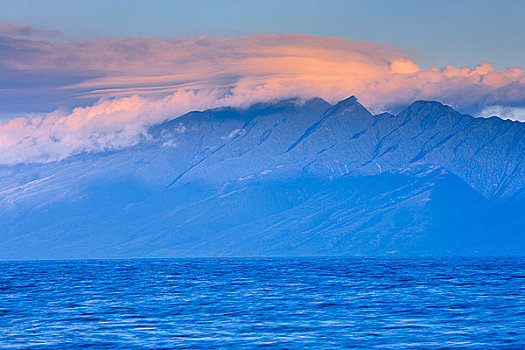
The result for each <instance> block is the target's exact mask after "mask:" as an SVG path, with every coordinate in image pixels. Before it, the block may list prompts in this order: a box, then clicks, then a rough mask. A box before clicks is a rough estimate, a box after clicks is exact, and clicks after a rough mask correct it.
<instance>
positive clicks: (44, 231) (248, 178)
mask: <svg viewBox="0 0 525 350" xmlns="http://www.w3.org/2000/svg"><path fill="white" fill-rule="evenodd" d="M148 132H149V137H147V138H146V137H145V138H144V139H143V140H141V142H140V143H138V144H137V145H136V146H134V147H130V148H127V149H124V150H119V151H111V152H109V151H108V152H101V153H85V154H80V155H77V156H73V157H70V158H68V159H65V160H62V161H59V162H53V163H47V164H18V165H15V166H2V167H0V258H2V259H58V258H60V259H61V258H119V257H197V256H324V255H329V256H334V255H385V254H397V255H519V254H523V253H524V252H525V215H523V213H524V212H525V164H524V155H525V124H523V123H519V122H512V121H507V120H502V119H500V118H497V117H493V118H488V119H484V118H474V117H471V116H468V115H463V114H460V113H458V112H456V111H454V110H453V109H452V108H450V107H447V106H445V105H442V104H441V103H439V102H433V101H417V102H415V103H413V104H412V105H410V106H408V107H407V108H406V109H405V110H403V111H402V112H401V113H399V114H398V115H391V114H388V113H383V114H380V115H372V114H371V113H370V112H369V111H368V110H367V109H366V108H364V107H363V106H362V105H361V104H359V102H358V101H357V99H356V98H355V97H350V98H348V99H346V100H343V101H341V102H339V103H337V104H335V105H331V104H329V103H328V102H326V101H324V100H322V99H319V98H316V99H311V100H302V99H288V100H282V101H276V102H275V101H274V102H269V103H259V104H255V105H253V106H250V107H249V108H242V109H241V108H219V109H212V110H207V111H203V112H191V113H188V114H186V115H184V116H181V117H178V118H175V119H173V120H170V121H167V122H164V123H162V124H158V125H154V126H152V127H150V128H149V130H148Z"/></svg>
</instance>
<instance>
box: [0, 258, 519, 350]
mask: <svg viewBox="0 0 525 350" xmlns="http://www.w3.org/2000/svg"><path fill="white" fill-rule="evenodd" d="M0 271H1V274H0V348H2V349H79V348H82V349H117V348H119V349H252V348H269V349H305V348H307V349H343V348H350V349H525V258H518V257H514V258H487V257H476V258H213V259H212V258H210V259H131V260H76V261H1V262H0Z"/></svg>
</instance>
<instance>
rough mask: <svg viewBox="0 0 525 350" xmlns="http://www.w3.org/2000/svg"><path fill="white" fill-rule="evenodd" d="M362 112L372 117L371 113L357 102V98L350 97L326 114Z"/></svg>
mask: <svg viewBox="0 0 525 350" xmlns="http://www.w3.org/2000/svg"><path fill="white" fill-rule="evenodd" d="M343 111H344V112H346V111H352V112H360V113H364V114H366V115H369V116H371V114H370V112H369V111H368V110H367V109H366V108H365V107H364V106H363V105H362V104H360V103H359V102H358V101H357V97H355V96H350V97H348V98H345V99H344V100H342V101H339V102H337V103H336V104H335V105H334V106H333V107H332V108H329V109H328V110H327V112H326V114H334V113H337V112H343Z"/></svg>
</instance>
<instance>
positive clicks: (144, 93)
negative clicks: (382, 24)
mask: <svg viewBox="0 0 525 350" xmlns="http://www.w3.org/2000/svg"><path fill="white" fill-rule="evenodd" d="M1 28H4V27H2V26H0V29H1ZM13 32H14V33H15V34H13ZM16 33H17V31H16V30H11V29H9V28H8V30H5V29H4V30H0V45H2V47H3V49H2V57H1V58H0V72H2V75H1V77H0V89H1V91H2V94H0V95H3V98H2V97H0V103H3V104H4V106H8V107H5V108H10V110H4V111H3V112H4V113H6V112H11V113H14V112H18V111H20V110H22V108H23V107H25V108H27V106H30V107H34V108H35V111H36V112H37V113H31V114H25V113H22V115H21V116H20V117H17V118H12V119H9V120H7V121H5V122H3V123H2V124H0V163H1V164H14V163H19V162H48V161H55V160H60V159H64V158H67V157H69V156H71V155H73V154H78V153H81V152H86V151H87V152H97V151H101V150H107V149H119V148H124V147H129V146H132V145H134V144H136V143H137V142H138V141H139V140H140V138H141V137H147V135H146V128H147V126H148V125H151V124H155V123H158V122H161V121H164V120H167V119H171V118H174V117H176V116H179V115H181V114H183V113H185V112H188V111H190V110H196V109H197V110H198V109H206V108H211V107H218V106H225V105H231V106H244V105H248V104H250V103H253V102H256V101H263V100H272V99H280V98H286V97H304V98H309V97H315V96H319V97H322V98H324V99H326V100H328V101H330V102H336V101H338V100H341V99H343V98H346V97H348V96H349V95H356V96H357V97H358V98H359V99H360V101H361V102H362V103H363V104H364V105H365V106H367V107H369V108H370V109H371V110H372V111H374V112H381V111H385V110H392V109H396V108H398V107H399V106H400V105H406V104H409V103H411V102H413V101H414V100H418V99H433V100H434V99H435V100H440V101H442V102H444V103H447V104H449V105H451V106H453V107H455V108H459V109H460V110H462V111H467V112H471V113H478V114H481V113H484V114H483V115H485V114H487V113H493V112H505V111H511V110H512V111H519V110H520V108H523V107H525V72H524V71H523V70H522V69H520V68H509V69H507V70H504V71H500V70H495V69H494V68H493V67H492V66H491V65H489V64H487V63H480V65H478V66H477V67H475V68H457V67H454V66H451V65H448V66H445V67H442V68H438V67H434V68H431V69H428V70H423V69H420V67H419V66H418V65H417V64H416V63H415V62H417V57H415V56H414V55H413V54H411V53H410V52H407V51H406V50H403V49H401V48H398V47H394V46H391V45H388V44H379V43H372V42H364V41H352V40H347V39H341V38H326V37H316V36H308V35H289V34H261V35H253V36H247V37H240V38H231V37H227V38H211V37H198V38H190V39H159V38H143V37H130V38H121V39H101V40H94V41H67V42H59V41H50V40H42V39H35V38H25V37H22V36H20V35H18V34H16ZM50 105H51V106H56V107H58V106H66V107H72V106H83V107H76V108H58V109H57V110H56V111H54V112H51V113H38V108H41V107H42V106H50ZM17 108H18V110H17ZM509 113H510V112H509ZM486 116H489V115H486ZM522 116H523V114H519V113H514V114H513V113H510V115H509V117H510V118H521V117H522ZM503 117H505V116H503Z"/></svg>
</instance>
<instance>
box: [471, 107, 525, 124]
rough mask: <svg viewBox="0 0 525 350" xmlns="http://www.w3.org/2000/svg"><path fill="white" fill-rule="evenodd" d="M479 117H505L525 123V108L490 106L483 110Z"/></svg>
mask: <svg viewBox="0 0 525 350" xmlns="http://www.w3.org/2000/svg"><path fill="white" fill-rule="evenodd" d="M479 115H480V116H482V117H485V118H489V117H494V116H500V117H501V116H503V118H504V119H510V120H519V121H522V122H525V107H509V106H488V107H485V108H483V110H482V111H481V112H480V113H479Z"/></svg>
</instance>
